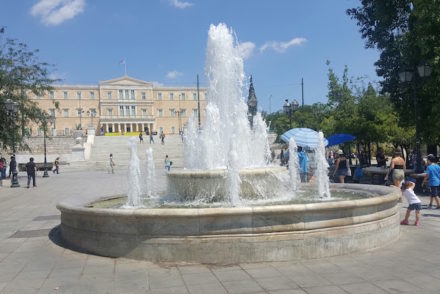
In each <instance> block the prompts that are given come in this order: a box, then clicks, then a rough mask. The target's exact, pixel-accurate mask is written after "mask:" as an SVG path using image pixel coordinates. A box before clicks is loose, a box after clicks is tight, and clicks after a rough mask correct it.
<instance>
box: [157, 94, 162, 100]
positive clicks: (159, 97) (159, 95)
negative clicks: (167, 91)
mask: <svg viewBox="0 0 440 294" xmlns="http://www.w3.org/2000/svg"><path fill="white" fill-rule="evenodd" d="M157 100H162V93H161V92H159V93H157Z"/></svg>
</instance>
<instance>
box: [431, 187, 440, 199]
mask: <svg viewBox="0 0 440 294" xmlns="http://www.w3.org/2000/svg"><path fill="white" fill-rule="evenodd" d="M430 188H431V197H437V196H438V192H439V190H440V186H431V187H430Z"/></svg>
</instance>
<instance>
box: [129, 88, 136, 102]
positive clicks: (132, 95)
mask: <svg viewBox="0 0 440 294" xmlns="http://www.w3.org/2000/svg"><path fill="white" fill-rule="evenodd" d="M130 95H131V99H133V100H134V99H136V96H135V95H134V90H131V91H130Z"/></svg>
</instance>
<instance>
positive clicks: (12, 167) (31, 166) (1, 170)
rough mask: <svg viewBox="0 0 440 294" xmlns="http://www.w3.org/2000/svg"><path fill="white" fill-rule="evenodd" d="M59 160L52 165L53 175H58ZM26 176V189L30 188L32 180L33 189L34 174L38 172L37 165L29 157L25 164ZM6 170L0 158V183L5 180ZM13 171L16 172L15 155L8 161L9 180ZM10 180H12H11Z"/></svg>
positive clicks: (4, 162) (4, 159)
mask: <svg viewBox="0 0 440 294" xmlns="http://www.w3.org/2000/svg"><path fill="white" fill-rule="evenodd" d="M59 166H60V158H59V157H57V158H56V159H55V161H54V164H53V170H52V171H53V173H54V174H55V173H57V174H59V173H60V167H59ZM25 167H26V174H27V188H29V186H30V181H31V180H32V184H33V187H36V186H37V185H36V181H35V177H36V173H37V171H38V168H37V165H36V164H35V161H34V158H33V157H30V158H29V161H28V162H27V163H26V166H25ZM6 170H7V161H6V158H4V157H3V156H1V157H0V181H2V180H4V179H6ZM14 171H15V172H18V171H17V161H16V159H15V155H12V156H11V160H10V161H9V175H8V178H11V175H12V176H14ZM11 180H13V179H12V178H11Z"/></svg>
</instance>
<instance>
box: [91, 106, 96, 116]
mask: <svg viewBox="0 0 440 294" xmlns="http://www.w3.org/2000/svg"><path fill="white" fill-rule="evenodd" d="M90 115H93V117H96V108H90Z"/></svg>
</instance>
